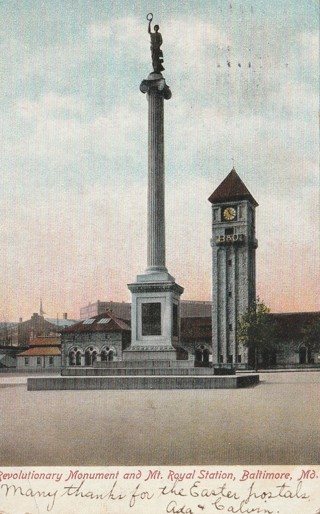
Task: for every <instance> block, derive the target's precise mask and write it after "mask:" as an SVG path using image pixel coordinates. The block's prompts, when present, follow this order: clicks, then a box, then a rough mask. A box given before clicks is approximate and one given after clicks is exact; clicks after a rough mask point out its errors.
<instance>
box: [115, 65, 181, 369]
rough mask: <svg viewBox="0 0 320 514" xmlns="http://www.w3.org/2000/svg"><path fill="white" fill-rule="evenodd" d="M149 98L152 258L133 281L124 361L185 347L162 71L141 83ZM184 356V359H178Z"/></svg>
mask: <svg viewBox="0 0 320 514" xmlns="http://www.w3.org/2000/svg"><path fill="white" fill-rule="evenodd" d="M140 91H141V92H142V93H146V94H147V100H148V256H147V269H146V271H145V273H144V274H142V275H137V280H136V282H135V283H133V284H128V287H129V289H130V291H131V294H132V309H131V346H130V348H128V349H127V350H125V351H124V352H123V358H124V359H125V360H136V361H138V360H140V361H141V360H142V361H143V360H153V361H161V360H162V361H163V360H176V359H177V358H180V355H182V354H183V351H182V350H181V348H180V295H181V294H182V293H183V287H181V286H179V285H178V284H177V283H176V282H175V279H174V277H172V276H171V275H170V274H169V273H168V270H167V268H166V244H165V178H164V129H163V114H164V100H169V99H170V98H171V91H170V88H169V87H168V86H167V84H166V81H165V79H164V78H163V76H162V74H161V73H156V72H153V73H150V75H149V76H148V78H147V79H146V80H143V81H142V83H141V85H140ZM178 354H179V357H178Z"/></svg>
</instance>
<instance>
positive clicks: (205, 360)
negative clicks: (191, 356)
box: [195, 344, 210, 366]
mask: <svg viewBox="0 0 320 514" xmlns="http://www.w3.org/2000/svg"><path fill="white" fill-rule="evenodd" d="M209 355H210V352H209V350H208V348H206V347H205V346H204V345H203V344H202V345H201V346H198V347H197V348H196V350H195V365H196V366H208V365H209Z"/></svg>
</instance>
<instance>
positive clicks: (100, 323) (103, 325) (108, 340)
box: [61, 312, 131, 367]
mask: <svg viewBox="0 0 320 514" xmlns="http://www.w3.org/2000/svg"><path fill="white" fill-rule="evenodd" d="M61 337H62V366H63V367H68V366H99V365H103V364H104V363H105V362H110V361H121V360H122V359H123V351H124V350H125V348H127V347H128V346H129V344H130V340H131V331H130V327H129V325H128V324H127V323H126V322H125V321H123V320H121V319H120V318H117V317H116V316H114V314H113V313H111V312H104V313H103V314H99V315H98V316H94V317H92V318H89V319H87V320H84V321H81V322H79V323H76V324H75V325H73V326H71V327H69V328H67V329H65V330H64V331H63V333H62V336H61Z"/></svg>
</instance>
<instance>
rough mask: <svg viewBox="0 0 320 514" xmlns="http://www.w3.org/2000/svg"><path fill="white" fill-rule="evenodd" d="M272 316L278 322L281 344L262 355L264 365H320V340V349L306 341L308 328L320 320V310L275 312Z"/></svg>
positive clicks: (261, 362) (261, 359)
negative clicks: (307, 343)
mask: <svg viewBox="0 0 320 514" xmlns="http://www.w3.org/2000/svg"><path fill="white" fill-rule="evenodd" d="M270 317H271V318H272V319H273V321H274V322H275V324H276V327H277V337H278V340H279V344H278V346H277V348H276V350H273V351H272V352H271V353H268V352H266V353H265V355H260V361H259V363H260V365H262V366H263V367H272V366H277V367H292V366H297V367H299V366H305V367H307V366H313V365H317V364H318V365H319V366H320V341H319V349H318V351H314V350H312V349H311V348H308V345H306V344H305V342H304V335H305V331H306V329H307V328H308V327H309V326H311V325H312V324H314V323H316V322H318V321H320V312H292V313H287V312H285V313H275V314H273V313H272V314H270Z"/></svg>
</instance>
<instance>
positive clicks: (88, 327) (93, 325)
mask: <svg viewBox="0 0 320 514" xmlns="http://www.w3.org/2000/svg"><path fill="white" fill-rule="evenodd" d="M104 318H110V321H109V322H108V323H99V321H101V320H102V319H104ZM89 319H90V320H93V321H92V322H90V323H86V321H87V320H83V321H79V323H75V324H74V325H72V326H71V327H67V328H65V329H64V330H63V333H64V334H74V333H79V332H122V331H129V332H130V331H131V328H130V326H129V325H128V323H127V322H125V321H124V320H123V319H120V318H117V317H116V316H115V315H114V314H113V313H112V312H111V311H106V312H104V313H102V314H99V315H98V316H92V317H91V318H89Z"/></svg>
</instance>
